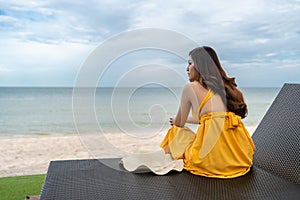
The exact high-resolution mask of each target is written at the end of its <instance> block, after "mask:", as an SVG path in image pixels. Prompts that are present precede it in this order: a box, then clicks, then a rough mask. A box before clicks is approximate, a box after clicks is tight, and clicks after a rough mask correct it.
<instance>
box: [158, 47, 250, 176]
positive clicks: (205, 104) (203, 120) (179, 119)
mask: <svg viewBox="0 0 300 200" xmlns="http://www.w3.org/2000/svg"><path fill="white" fill-rule="evenodd" d="M187 73H188V76H189V80H190V83H188V84H186V85H185V86H184V87H183V91H182V97H181V102H180V106H179V110H178V112H177V115H176V117H175V118H170V123H171V125H172V127H171V128H170V129H169V131H168V133H167V135H166V136H165V138H164V140H163V141H162V143H161V147H162V148H163V149H164V151H165V152H166V153H170V154H171V155H172V157H173V159H176V160H177V159H183V161H184V169H186V170H187V171H190V172H191V173H193V174H196V175H202V176H207V177H215V178H233V177H238V176H241V175H244V174H246V173H247V172H248V171H249V170H250V167H251V165H252V158H253V154H254V149H255V147H254V144H253V141H252V139H251V137H250V135H249V133H248V131H247V130H246V129H245V127H244V124H243V123H242V121H241V119H242V118H245V117H246V115H247V105H246V103H245V101H244V98H243V95H242V93H241V91H240V90H238V88H237V85H236V83H235V81H234V78H229V77H227V75H226V73H225V71H224V70H223V68H222V66H221V64H220V62H219V59H218V57H217V54H216V52H215V51H214V50H213V49H212V48H210V47H205V46H204V47H199V48H196V49H193V50H192V51H191V52H190V53H189V60H188V67H187ZM190 111H191V113H192V116H193V117H188V115H189V113H190ZM186 123H197V124H200V126H199V127H198V130H197V132H196V133H194V132H193V131H192V130H191V129H189V128H188V127H186V126H185V124H186Z"/></svg>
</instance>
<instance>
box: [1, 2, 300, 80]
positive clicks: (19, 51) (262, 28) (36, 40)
mask: <svg viewBox="0 0 300 200" xmlns="http://www.w3.org/2000/svg"><path fill="white" fill-rule="evenodd" d="M298 13H300V2H299V1H296V0H285V1H277V0H276V1H273V0H245V1H238V0H229V1H218V2H216V1H211V0H204V1H196V0H190V1H186V2H182V1H179V0H175V1H164V2H161V1H158V0H151V1H147V2H141V1H137V0H130V1H121V2H120V1H111V0H105V1H96V0H92V1H89V2H84V1H59V0H51V1H50V0H44V1H30V2H27V1H22V0H18V1H13V2H11V1H7V2H4V1H2V2H0V42H1V46H0V57H1V60H0V66H2V67H1V68H0V74H1V80H0V85H8V82H7V80H8V78H4V77H3V76H4V75H3V74H4V73H5V74H8V72H10V74H14V76H11V77H10V78H12V79H14V78H15V82H16V83H18V84H21V85H22V84H26V83H28V84H29V83H30V84H33V85H38V84H40V83H41V81H40V80H38V81H33V79H34V78H35V77H37V76H39V77H40V76H41V73H42V72H48V73H49V74H51V75H52V76H56V75H57V74H58V75H57V77H61V78H60V79H59V80H57V84H59V83H60V82H61V83H62V82H63V84H67V85H72V84H73V81H74V80H75V78H76V73H77V72H78V70H79V68H80V64H81V63H82V62H83V61H84V59H85V58H86V57H87V56H88V54H89V53H90V52H91V51H92V50H93V48H95V47H96V46H97V45H99V44H101V42H103V41H105V40H106V39H108V38H110V37H112V36H114V35H116V34H118V33H120V32H122V31H128V30H132V29H136V28H145V27H150V28H151V27H154V28H163V29H165V28H166V29H169V30H174V31H177V32H179V33H182V34H183V35H186V36H187V37H190V38H191V39H193V40H195V41H196V42H197V43H198V44H199V45H209V46H212V47H214V48H215V49H216V50H217V52H218V54H219V56H220V59H221V61H222V63H224V65H225V67H226V68H227V69H228V70H229V71H230V72H234V73H235V75H236V76H237V78H238V77H239V76H240V77H245V78H246V76H245V74H248V73H249V69H250V68H258V67H259V66H264V67H262V68H261V69H260V72H259V74H258V72H255V71H254V72H251V73H252V74H253V77H249V78H251V80H250V81H249V82H248V81H245V80H241V84H242V85H243V84H244V85H249V84H250V82H251V81H252V83H254V82H255V84H256V85H265V83H266V82H268V81H266V80H263V79H260V80H259V81H257V78H256V77H259V76H260V74H263V73H265V74H267V73H268V72H269V71H272V69H275V70H273V71H272V73H273V76H274V77H284V78H279V79H278V82H274V85H277V86H278V85H281V82H282V80H283V79H284V80H289V78H288V77H287V76H285V75H284V74H282V71H279V68H282V69H286V71H287V73H286V74H297V75H299V70H298V68H299V65H298V64H297V63H299V62H298V61H299V59H298V58H299V54H300V51H299V46H300V29H299V26H298V24H299V21H300V15H299V14H298ZM174 42H176V41H174ZM187 53H188V52H187ZM143 56H145V55H143ZM157 57H158V56H157ZM131 58H132V57H131ZM151 59H153V61H155V60H154V59H155V58H153V57H152V58H151ZM128 60H129V59H128ZM142 60H143V58H141V62H142ZM162 60H164V61H162ZM162 60H159V59H157V60H156V62H162V64H167V65H172V66H175V65H176V67H177V68H178V69H179V68H180V66H182V65H183V66H182V67H183V69H184V68H185V64H182V63H181V62H177V61H173V60H172V58H171V57H170V59H167V58H164V59H162ZM145 61H147V62H148V61H149V58H147V57H146V56H145ZM138 64H139V63H136V65H138ZM236 66H239V67H238V69H236V68H237V67H236ZM293 66H296V67H293ZM128 69H129V68H128ZM235 70H236V71H235ZM24 71H27V72H31V73H32V75H30V77H31V79H25V78H24V79H22V81H21V82H19V80H16V79H17V78H18V77H20V75H21V74H22V73H24ZM50 72H51V73H50ZM181 73H185V71H184V70H183V72H181ZM34 74H36V76H34ZM62 74H65V79H67V80H69V82H68V83H66V82H65V81H62V80H63V79H64V76H63V75H62ZM69 74H72V76H70V75H69ZM255 75H257V76H255ZM49 76H50V75H49ZM293 77H294V76H293ZM115 78H116V79H117V78H118V77H117V76H116V77H115ZM293 80H295V79H293ZM13 82H14V81H13V80H10V81H9V83H10V84H11V83H13ZM51 83H52V82H51ZM51 83H50V82H49V84H51ZM43 84H45V85H47V81H46V79H45V81H43Z"/></svg>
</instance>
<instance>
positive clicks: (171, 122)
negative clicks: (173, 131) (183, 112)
mask: <svg viewBox="0 0 300 200" xmlns="http://www.w3.org/2000/svg"><path fill="white" fill-rule="evenodd" d="M169 122H170V125H171V126H173V122H174V118H173V117H170V118H169Z"/></svg>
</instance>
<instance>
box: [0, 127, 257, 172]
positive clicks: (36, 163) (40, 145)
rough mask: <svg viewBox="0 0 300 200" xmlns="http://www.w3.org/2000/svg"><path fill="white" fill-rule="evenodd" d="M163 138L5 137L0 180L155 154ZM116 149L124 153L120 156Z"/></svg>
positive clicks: (0, 147) (0, 150)
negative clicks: (80, 162) (70, 163)
mask: <svg viewBox="0 0 300 200" xmlns="http://www.w3.org/2000/svg"><path fill="white" fill-rule="evenodd" d="M247 128H248V130H249V132H250V134H252V133H253V132H254V130H255V127H247ZM164 134H165V133H164V132H162V133H159V134H157V135H155V137H151V138H144V139H139V138H136V139H135V138H133V137H130V136H127V135H124V134H116V133H114V134H106V135H105V141H103V138H97V137H96V138H95V137H94V136H92V137H91V138H89V137H83V138H82V137H79V136H78V135H43V136H38V135H37V136H11V137H8V136H2V137H0V177H8V176H19V175H31V174H45V173H46V172H47V169H48V166H49V163H50V161H52V160H70V159H89V158H104V157H120V155H124V154H122V153H124V152H125V153H132V152H150V151H155V150H157V149H158V148H159V144H160V141H161V140H162V138H163V136H164ZM100 140H101V141H100ZM101 142H102V143H101ZM114 147H117V148H115V149H117V150H118V149H119V150H121V151H120V152H121V154H120V152H117V151H115V149H114Z"/></svg>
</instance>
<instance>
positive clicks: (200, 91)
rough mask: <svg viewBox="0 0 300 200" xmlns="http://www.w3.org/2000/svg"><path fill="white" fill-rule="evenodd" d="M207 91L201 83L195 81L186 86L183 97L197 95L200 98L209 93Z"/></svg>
mask: <svg viewBox="0 0 300 200" xmlns="http://www.w3.org/2000/svg"><path fill="white" fill-rule="evenodd" d="M207 91H208V90H207V89H206V88H205V87H203V86H202V85H201V84H200V83H199V82H197V81H193V82H189V83H187V84H185V85H184V87H183V91H182V93H183V95H189V96H190V95H193V96H194V95H196V96H198V98H199V97H200V98H201V97H202V96H204V95H205V94H206V93H207Z"/></svg>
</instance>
